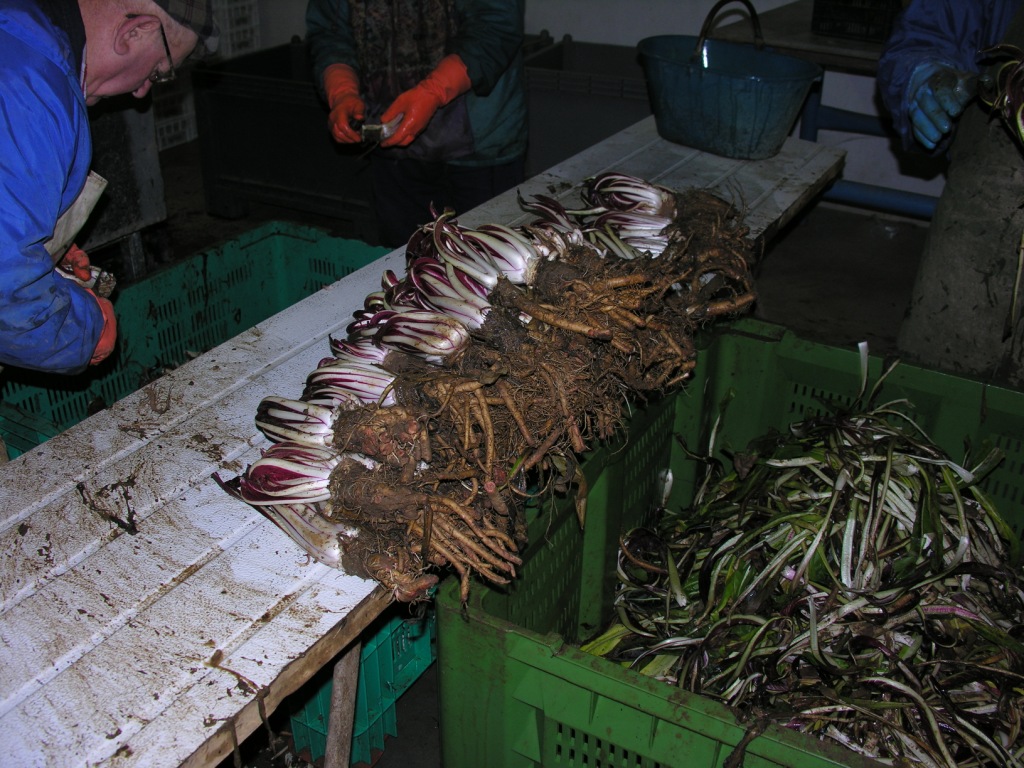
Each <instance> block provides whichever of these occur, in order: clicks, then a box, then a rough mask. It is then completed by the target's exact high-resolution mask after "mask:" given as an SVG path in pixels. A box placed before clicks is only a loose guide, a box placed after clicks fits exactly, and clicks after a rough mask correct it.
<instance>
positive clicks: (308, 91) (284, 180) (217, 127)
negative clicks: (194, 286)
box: [192, 38, 378, 244]
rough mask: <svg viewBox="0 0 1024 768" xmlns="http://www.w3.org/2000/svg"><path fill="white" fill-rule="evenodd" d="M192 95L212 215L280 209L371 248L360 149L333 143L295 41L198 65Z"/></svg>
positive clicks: (372, 224)
mask: <svg viewBox="0 0 1024 768" xmlns="http://www.w3.org/2000/svg"><path fill="white" fill-rule="evenodd" d="M192 90H193V97H194V100H195V110H196V124H197V131H198V138H199V150H200V158H201V163H202V170H203V189H204V193H205V195H206V207H207V211H208V212H209V213H210V214H212V215H214V216H220V217H223V218H241V217H243V216H245V215H247V213H248V209H249V205H250V204H251V203H265V204H269V205H278V206H282V207H285V208H292V209H296V210H302V211H308V212H311V213H316V214H320V215H323V216H330V217H331V218H332V219H334V221H335V225H334V230H335V231H336V232H337V233H338V234H340V235H342V236H343V237H350V238H354V239H358V240H363V241H364V242H368V243H371V244H377V242H378V241H377V224H376V217H375V216H374V213H373V206H372V203H371V192H370V174H369V160H368V159H367V158H366V156H365V153H366V148H365V147H361V146H344V145H340V144H338V143H337V142H335V141H334V140H333V139H332V138H331V136H330V133H329V131H328V128H327V117H328V110H327V106H326V104H325V103H324V102H323V100H322V99H321V98H320V96H319V94H318V93H317V90H316V87H315V85H314V83H313V76H312V72H311V69H310V65H309V61H308V56H307V53H306V46H305V44H304V43H303V42H302V41H301V40H299V39H297V38H296V39H295V40H293V41H292V42H291V43H288V44H285V45H280V46H275V47H273V48H267V49H264V50H262V51H257V52H255V53H250V54H246V55H244V56H238V57H236V58H233V59H230V60H228V61H224V62H221V63H217V64H210V65H200V66H198V67H196V68H195V69H194V70H193V73H192Z"/></svg>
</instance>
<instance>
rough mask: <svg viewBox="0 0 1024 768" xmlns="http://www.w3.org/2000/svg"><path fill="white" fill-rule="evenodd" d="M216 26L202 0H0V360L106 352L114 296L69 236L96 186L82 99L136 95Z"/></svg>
mask: <svg viewBox="0 0 1024 768" xmlns="http://www.w3.org/2000/svg"><path fill="white" fill-rule="evenodd" d="M217 35H218V32H217V28H216V25H215V23H214V20H213V13H212V8H211V0H4V2H3V3H0V275H2V277H0V366H3V365H9V366H16V367H21V368H31V369H35V370H41V371H49V372H53V373H62V374H72V373H77V372H79V371H81V370H83V369H84V368H85V367H86V366H87V365H89V364H95V363H98V362H100V361H102V360H103V359H104V358H105V357H107V356H108V355H109V354H110V353H111V352H112V351H113V349H114V344H115V340H116V335H117V329H116V328H117V326H116V321H115V318H114V311H113V307H112V305H111V303H110V302H109V301H108V300H107V299H105V298H102V297H100V296H98V295H96V293H94V292H93V291H92V290H91V289H90V288H89V287H83V284H86V285H87V284H88V282H89V278H90V276H91V270H90V269H89V264H88V257H87V256H86V255H85V254H84V253H82V252H81V250H79V249H78V248H76V247H75V246H74V245H72V241H73V238H74V234H75V233H76V232H77V228H78V227H80V226H81V225H82V223H84V218H85V215H87V213H85V214H83V209H88V208H89V206H90V204H91V196H92V194H93V191H94V190H95V189H102V183H98V184H93V183H91V182H92V181H93V180H95V179H96V178H97V177H95V175H93V177H92V179H90V172H89V165H90V162H91V160H92V140H91V137H90V133H89V116H88V113H87V109H86V108H87V107H88V106H91V105H93V104H96V103H97V102H98V101H99V100H100V99H103V98H106V97H108V96H115V95H119V94H124V93H131V94H133V95H134V96H136V97H138V98H142V97H144V96H145V95H146V94H147V93H148V92H149V90H150V88H151V87H152V86H153V84H154V83H160V82H164V81H166V80H169V79H172V78H173V77H174V73H175V69H176V68H177V67H179V66H180V65H181V64H182V63H183V62H184V61H185V59H186V58H187V57H188V56H190V55H191V54H192V53H193V52H194V51H195V50H196V49H197V47H201V49H203V50H212V49H214V48H216V45H217ZM75 278H77V280H76V279H75Z"/></svg>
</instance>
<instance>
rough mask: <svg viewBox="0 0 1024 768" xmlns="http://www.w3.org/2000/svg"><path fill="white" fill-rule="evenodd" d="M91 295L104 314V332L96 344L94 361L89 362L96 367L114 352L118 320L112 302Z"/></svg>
mask: <svg viewBox="0 0 1024 768" xmlns="http://www.w3.org/2000/svg"><path fill="white" fill-rule="evenodd" d="M86 290H88V289H86ZM89 294H90V295H91V296H92V297H93V298H94V299H96V303H97V304H99V305H100V312H102V313H103V330H102V331H100V338H99V341H97V342H96V349H95V350H93V353H92V359H91V360H90V361H89V365H96V364H97V363H101V362H103V361H104V360H106V359H107V358H108V357H110V353H111V352H113V351H114V344H115V342H116V341H117V318H116V317H114V305H113V304H111V303H110V301H108V300H107V299H104V298H103V297H101V296H97V295H96V294H95V293H93V292H92V291H89Z"/></svg>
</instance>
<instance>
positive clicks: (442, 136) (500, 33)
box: [306, 0, 527, 246]
mask: <svg viewBox="0 0 1024 768" xmlns="http://www.w3.org/2000/svg"><path fill="white" fill-rule="evenodd" d="M523 14H524V4H523V1H522V0H392V1H391V2H383V0H310V2H309V4H308V6H307V9H306V29H307V42H308V43H309V49H310V54H311V57H312V61H313V72H314V77H315V79H316V82H317V84H318V85H319V86H320V88H321V90H322V93H323V96H324V98H325V100H326V102H327V105H328V108H329V110H330V114H329V117H328V121H327V122H328V130H329V131H330V134H331V136H332V137H333V138H334V140H335V141H337V142H339V143H342V144H360V143H365V141H364V137H363V134H362V132H361V131H360V128H361V126H362V125H382V126H384V128H383V133H382V135H381V136H380V137H379V146H376V147H374V148H373V151H372V152H371V153H370V165H371V173H372V187H373V195H374V210H375V211H376V214H377V217H378V219H379V221H380V229H381V235H380V239H381V242H382V243H384V244H385V245H390V246H400V245H404V244H405V243H406V242H407V241H408V239H409V237H410V236H411V235H412V234H413V232H414V231H415V230H416V229H417V228H419V227H420V226H422V225H423V224H426V223H427V222H429V221H430V220H431V218H432V216H431V210H432V209H433V210H436V211H440V210H443V209H444V208H452V209H454V210H455V212H456V213H457V214H458V213H464V212H466V211H468V210H469V209H471V208H474V207H476V206H477V205H479V204H481V203H483V202H486V201H487V200H490V199H491V198H493V197H494V196H496V195H498V194H500V193H502V192H504V191H506V190H508V189H511V188H513V187H515V186H516V185H517V184H519V183H520V182H522V180H523V176H524V169H525V157H526V139H527V124H526V91H525V87H524V84H523V82H524V81H523V62H522V52H521V49H522V42H523ZM371 146H372V145H371Z"/></svg>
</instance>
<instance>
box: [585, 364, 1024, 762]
mask: <svg viewBox="0 0 1024 768" xmlns="http://www.w3.org/2000/svg"><path fill="white" fill-rule="evenodd" d="M883 378H884V377H883ZM1000 458H1001V455H1000V454H999V452H997V451H993V452H990V453H988V454H987V455H985V456H982V457H979V459H978V460H977V464H976V466H972V467H971V468H966V467H964V466H960V465H958V464H956V463H955V462H954V461H952V460H951V459H950V457H949V456H948V455H947V454H945V453H944V452H943V451H942V450H940V449H939V448H938V447H937V446H935V445H934V444H932V443H931V442H930V441H929V439H928V438H927V436H926V435H924V434H923V432H921V431H920V430H919V429H918V427H917V425H916V424H915V423H914V422H913V420H912V415H911V411H910V409H909V407H908V404H907V403H904V402H890V403H884V404H875V403H874V395H872V396H871V397H869V398H868V399H867V400H864V399H863V398H860V399H858V400H857V401H856V402H855V403H854V405H853V406H852V407H847V408H838V407H837V408H835V409H834V410H832V411H830V412H828V413H826V414H825V415H822V416H820V417H816V418H811V419H808V420H805V421H802V422H799V423H795V424H793V425H791V428H790V430H789V433H788V434H770V435H766V436H765V437H764V438H763V439H761V440H760V441H758V442H756V443H755V444H754V445H752V446H751V448H750V449H749V452H748V453H747V454H745V455H743V456H738V457H736V460H735V461H734V465H735V466H734V468H731V469H730V468H726V467H724V466H722V465H721V464H719V463H716V462H714V461H712V460H710V459H706V460H707V461H708V467H709V473H708V475H707V479H706V482H705V483H704V484H703V485H702V487H701V488H700V489H699V491H698V493H697V495H696V499H695V501H694V502H693V504H692V505H691V506H690V507H689V508H688V509H681V510H671V511H669V510H666V511H664V513H663V514H662V515H661V516H660V517H659V520H658V523H657V525H656V526H654V527H651V528H650V529H637V530H633V531H630V532H629V533H628V534H627V535H625V536H624V537H623V538H622V540H621V547H620V552H619V562H618V576H619V581H620V585H619V588H618V590H617V594H616V599H615V604H616V607H617V610H618V616H619V621H618V622H617V623H616V624H615V625H614V626H613V627H612V628H611V629H609V630H608V631H607V632H606V633H605V634H604V635H602V636H601V637H599V638H597V639H596V640H594V641H592V642H591V643H589V644H588V645H587V646H586V650H588V651H590V652H592V653H595V654H597V655H601V656H605V657H607V658H609V659H612V660H615V661H618V662H621V663H623V664H626V665H628V666H631V667H633V668H635V669H637V670H639V671H641V672H643V673H644V674H647V675H651V676H654V677H656V678H658V679H661V680H664V681H665V682H666V683H668V684H671V685H673V686H677V687H680V688H684V689H686V690H688V691H692V692H694V693H699V694H703V695H707V696H711V697H713V698H716V699H719V700H721V701H723V702H726V703H728V704H729V705H731V706H732V707H734V708H735V709H736V710H737V712H738V713H740V714H742V716H743V717H744V718H745V719H747V720H748V722H751V723H752V724H753V725H752V727H754V728H761V727H763V726H764V725H765V724H766V723H770V722H774V723H777V724H779V725H781V726H784V727H786V728H791V729H795V730H799V731H803V732H807V733H811V734H815V735H817V736H819V737H821V738H827V739H832V740H834V741H836V742H839V743H841V744H844V745H846V746H847V747H849V748H851V749H853V750H855V751H857V752H858V753H860V754H863V755H866V756H868V757H871V758H874V759H879V760H881V761H883V764H886V765H901V766H909V765H921V766H930V767H937V766H942V767H943V768H949V767H951V766H961V767H966V766H990V767H991V768H997V767H998V768H1004V767H1005V766H1020V765H1022V754H1024V739H1022V738H1021V726H1022V718H1024V696H1022V689H1024V643H1022V627H1024V577H1022V570H1021V561H1020V554H1021V553H1020V544H1019V541H1018V539H1017V537H1016V535H1015V534H1014V533H1013V531H1012V530H1011V529H1010V527H1009V526H1008V525H1007V524H1006V523H1005V522H1004V520H1003V519H1002V518H1001V517H1000V515H999V514H998V512H997V511H996V510H995V509H994V508H993V506H992V504H991V502H990V501H989V499H988V498H987V497H986V495H985V494H984V493H983V492H982V491H981V490H980V488H979V486H978V483H979V482H980V480H981V479H983V478H984V476H985V475H986V473H987V471H989V470H990V469H991V468H992V467H993V466H994V465H995V464H996V463H998V461H999V460H1000Z"/></svg>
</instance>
